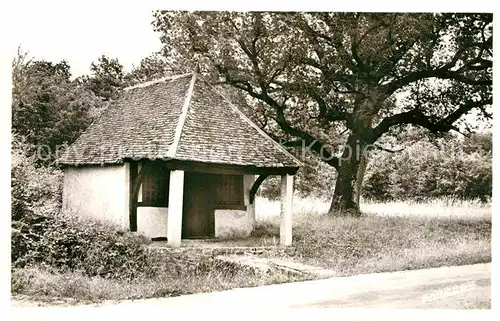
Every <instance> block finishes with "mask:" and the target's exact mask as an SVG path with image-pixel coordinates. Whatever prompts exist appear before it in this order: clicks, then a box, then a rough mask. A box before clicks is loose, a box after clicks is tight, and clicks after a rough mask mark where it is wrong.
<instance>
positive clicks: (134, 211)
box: [128, 162, 137, 232]
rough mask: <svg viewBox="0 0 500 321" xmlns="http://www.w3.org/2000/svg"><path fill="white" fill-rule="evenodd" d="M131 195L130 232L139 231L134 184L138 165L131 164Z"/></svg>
mask: <svg viewBox="0 0 500 321" xmlns="http://www.w3.org/2000/svg"><path fill="white" fill-rule="evenodd" d="M129 170H130V184H129V188H130V193H129V204H130V205H129V218H128V220H129V227H130V231H132V232H136V231H137V198H135V199H134V183H135V181H136V177H137V163H136V162H130V168H129Z"/></svg>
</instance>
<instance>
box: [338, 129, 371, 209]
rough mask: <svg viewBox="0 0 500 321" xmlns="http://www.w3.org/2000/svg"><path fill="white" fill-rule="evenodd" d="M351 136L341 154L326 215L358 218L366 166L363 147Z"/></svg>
mask: <svg viewBox="0 0 500 321" xmlns="http://www.w3.org/2000/svg"><path fill="white" fill-rule="evenodd" d="M356 136H357V135H351V136H350V137H349V138H348V139H347V146H346V148H345V149H344V152H343V153H342V161H341V163H340V167H339V170H338V176H337V181H336V183H335V192H334V194H333V198H332V202H331V205H330V209H329V211H328V215H331V216H354V217H359V216H360V215H361V211H360V209H359V200H360V197H361V188H362V184H363V177H364V173H365V170H366V166H367V162H368V159H367V155H366V153H364V152H363V150H364V147H365V145H364V144H363V143H362V142H360V140H358V139H356Z"/></svg>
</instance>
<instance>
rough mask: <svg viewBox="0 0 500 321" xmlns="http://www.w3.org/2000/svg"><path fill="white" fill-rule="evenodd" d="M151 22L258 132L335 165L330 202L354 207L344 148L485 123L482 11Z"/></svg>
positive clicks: (184, 16)
mask: <svg viewBox="0 0 500 321" xmlns="http://www.w3.org/2000/svg"><path fill="white" fill-rule="evenodd" d="M154 27H155V30H156V31H158V32H160V33H161V40H162V42H163V43H164V52H165V54H166V55H167V57H169V58H171V59H173V60H176V61H179V63H180V64H181V65H185V64H189V63H190V64H191V65H194V64H196V63H199V64H200V66H201V69H202V71H204V72H205V74H206V76H207V77H208V78H209V79H212V80H213V81H214V82H223V83H226V84H228V85H231V86H233V87H234V88H237V89H239V90H240V91H242V92H244V93H245V94H246V97H247V99H248V101H249V102H250V106H252V108H254V113H255V115H256V116H257V117H259V118H260V121H259V122H258V123H260V124H261V125H262V127H264V129H265V130H267V131H268V132H270V133H273V134H275V135H276V136H279V137H281V138H284V139H286V140H288V146H301V145H302V144H301V143H302V141H305V143H306V145H307V146H311V149H312V150H313V151H314V152H315V153H316V154H317V155H318V156H320V158H321V160H322V161H324V162H325V163H327V164H328V165H330V166H332V167H334V168H335V169H336V170H337V171H338V176H337V180H336V186H335V197H334V198H333V204H337V205H338V206H340V207H341V208H346V209H354V211H353V212H356V211H355V210H356V209H357V207H358V206H357V201H356V195H354V194H355V192H356V191H355V188H354V187H355V186H356V184H355V182H354V181H355V180H356V179H357V177H358V176H357V172H358V169H359V158H356V157H347V156H348V155H349V150H355V148H356V146H359V148H360V149H361V150H363V149H364V147H365V146H367V145H370V144H373V143H376V142H377V141H378V139H379V138H380V137H381V136H382V135H384V134H386V133H389V132H391V129H392V128H394V127H406V126H408V125H411V126H420V127H423V128H427V129H428V130H430V131H431V132H433V133H441V132H447V131H450V130H452V129H457V128H458V127H457V124H458V123H460V122H462V123H464V122H463V119H462V116H463V115H465V114H467V113H468V112H469V111H471V110H480V113H479V114H478V116H477V117H476V118H478V119H485V118H486V119H489V118H491V110H490V108H489V107H491V102H492V64H493V62H492V55H493V53H492V15H491V14H431V13H425V14H424V13H418V14H409V13H387V14H385V13H330V12H293V13H278V12H167V11H158V12H156V13H155V21H154ZM464 126H465V125H464ZM297 139H298V140H297ZM339 147H341V148H344V149H343V150H342V151H341V153H340V154H341V155H342V159H341V157H339V156H340V155H339V154H337V153H336V152H337V149H339ZM341 160H342V162H341ZM332 213H333V207H332Z"/></svg>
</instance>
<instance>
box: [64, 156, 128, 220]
mask: <svg viewBox="0 0 500 321" xmlns="http://www.w3.org/2000/svg"><path fill="white" fill-rule="evenodd" d="M129 184H130V179H129V164H123V165H113V166H88V167H70V168H65V169H64V183H63V210H65V211H72V212H74V213H76V214H78V215H86V216H89V217H94V218H97V219H100V220H104V221H109V222H111V223H114V224H117V225H118V226H120V227H121V228H123V229H128V228H129V226H130V224H129V192H130V190H129V189H130V186H129Z"/></svg>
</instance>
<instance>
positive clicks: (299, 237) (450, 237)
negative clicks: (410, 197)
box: [256, 198, 492, 276]
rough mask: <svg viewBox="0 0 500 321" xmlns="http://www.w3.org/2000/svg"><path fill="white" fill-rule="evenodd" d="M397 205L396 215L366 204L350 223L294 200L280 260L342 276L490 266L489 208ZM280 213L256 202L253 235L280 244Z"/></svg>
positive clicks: (320, 206)
mask: <svg viewBox="0 0 500 321" xmlns="http://www.w3.org/2000/svg"><path fill="white" fill-rule="evenodd" d="M402 203H403V204H402V205H403V206H400V207H399V208H397V209H396V210H394V209H393V208H392V206H394V204H385V203H378V204H374V203H372V204H369V205H370V208H369V209H368V210H369V213H368V214H367V215H364V216H363V217H361V218H359V219H355V218H351V217H329V216H328V215H326V213H327V210H328V204H327V203H326V202H321V201H319V200H318V199H310V198H308V199H301V198H296V199H295V202H294V206H293V208H294V213H293V214H294V227H293V248H292V249H291V250H290V251H288V252H286V253H285V254H286V255H285V256H286V257H288V258H291V259H294V260H298V261H300V262H303V263H305V264H310V265H313V266H321V267H324V268H328V269H332V270H334V271H336V272H337V273H338V274H339V275H341V276H346V275H355V274H360V273H376V272H392V271H401V270H410V269H421V268H431V267H440V266H452V265H464V264H475V263H486V262H491V233H492V230H491V227H492V225H491V224H492V221H491V214H492V213H491V204H490V205H486V204H480V203H474V202H471V201H458V200H455V202H452V201H451V200H446V201H445V200H439V201H437V202H428V203H427V202H421V203H415V202H413V203H411V202H402ZM450 204H451V205H450ZM375 205H376V206H375ZM400 205H401V204H400ZM388 212H390V213H389V214H386V213H388ZM443 212H448V214H449V215H442V213H443ZM279 213H280V212H279V202H276V201H274V202H269V201H267V200H262V199H259V200H258V201H257V207H256V215H257V226H256V231H257V233H256V235H258V236H262V237H270V236H274V237H275V238H277V239H279V231H280V218H279Z"/></svg>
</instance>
